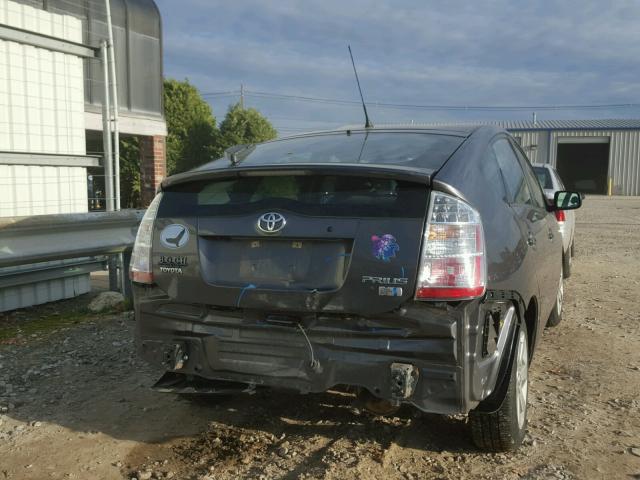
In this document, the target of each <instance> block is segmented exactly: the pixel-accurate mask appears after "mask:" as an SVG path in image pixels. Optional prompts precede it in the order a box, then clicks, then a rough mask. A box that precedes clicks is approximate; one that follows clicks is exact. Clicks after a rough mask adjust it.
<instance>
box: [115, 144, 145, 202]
mask: <svg viewBox="0 0 640 480" xmlns="http://www.w3.org/2000/svg"><path fill="white" fill-rule="evenodd" d="M140 207H141V197H140V148H139V143H138V138H137V137H120V208H140Z"/></svg>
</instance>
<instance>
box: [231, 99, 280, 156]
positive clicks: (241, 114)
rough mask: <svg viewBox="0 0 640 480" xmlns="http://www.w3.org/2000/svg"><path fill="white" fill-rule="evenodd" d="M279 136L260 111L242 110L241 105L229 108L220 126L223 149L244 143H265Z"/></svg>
mask: <svg viewBox="0 0 640 480" xmlns="http://www.w3.org/2000/svg"><path fill="white" fill-rule="evenodd" d="M277 135H278V132H276V130H275V128H273V125H271V123H270V122H269V120H267V119H266V118H265V117H264V116H263V115H262V114H261V113H260V112H259V111H258V110H256V109H255V108H242V107H241V106H240V104H239V103H236V104H235V105H231V106H230V107H229V110H228V111H227V115H226V116H225V117H224V120H223V121H222V123H221V124H220V136H221V139H222V142H221V144H222V146H223V149H224V148H229V147H231V146H233V145H239V144H243V143H258V142H265V141H267V140H272V139H274V138H276V136H277Z"/></svg>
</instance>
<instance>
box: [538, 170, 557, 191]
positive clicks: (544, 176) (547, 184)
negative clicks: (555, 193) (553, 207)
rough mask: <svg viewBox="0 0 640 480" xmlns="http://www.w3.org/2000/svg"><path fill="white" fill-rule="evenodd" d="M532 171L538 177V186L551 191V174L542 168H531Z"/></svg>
mask: <svg viewBox="0 0 640 480" xmlns="http://www.w3.org/2000/svg"><path fill="white" fill-rule="evenodd" d="M533 171H534V172H535V174H536V177H538V182H540V186H541V187H542V188H544V189H546V190H552V189H553V182H552V181H551V174H550V173H549V170H547V169H546V168H544V167H533Z"/></svg>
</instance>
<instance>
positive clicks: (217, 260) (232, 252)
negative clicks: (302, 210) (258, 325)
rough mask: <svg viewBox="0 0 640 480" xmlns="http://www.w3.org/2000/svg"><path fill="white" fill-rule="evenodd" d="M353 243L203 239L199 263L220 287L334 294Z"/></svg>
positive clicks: (340, 240) (342, 241)
mask: <svg viewBox="0 0 640 480" xmlns="http://www.w3.org/2000/svg"><path fill="white" fill-rule="evenodd" d="M352 243H353V241H352V240H343V239H329V240H315V239H286V238H262V237H261V238H225V237H201V239H200V242H199V244H200V265H201V267H202V272H203V277H204V279H205V280H206V282H207V283H209V284H212V285H217V286H236V287H245V286H247V285H251V284H252V285H254V286H255V287H259V288H273V289H278V288H285V289H293V290H314V289H316V290H319V291H330V290H336V289H339V288H340V287H341V286H342V284H343V282H344V279H345V277H346V275H347V271H348V269H349V264H350V259H351V248H352Z"/></svg>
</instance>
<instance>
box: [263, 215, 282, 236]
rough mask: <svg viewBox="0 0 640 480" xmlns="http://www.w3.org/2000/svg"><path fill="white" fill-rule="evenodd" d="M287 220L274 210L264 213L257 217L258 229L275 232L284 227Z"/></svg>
mask: <svg viewBox="0 0 640 480" xmlns="http://www.w3.org/2000/svg"><path fill="white" fill-rule="evenodd" d="M286 224H287V220H286V219H285V218H284V216H283V215H281V214H279V213H276V212H269V213H265V214H263V215H261V216H260V218H258V230H260V231H261V232H262V233H277V232H279V231H280V230H282V229H283V228H284V226H285V225H286Z"/></svg>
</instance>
